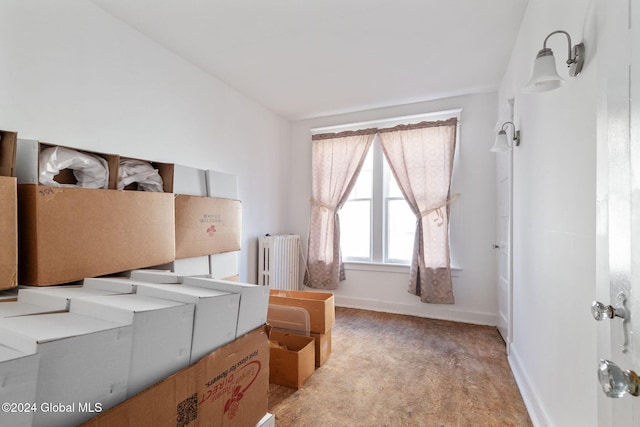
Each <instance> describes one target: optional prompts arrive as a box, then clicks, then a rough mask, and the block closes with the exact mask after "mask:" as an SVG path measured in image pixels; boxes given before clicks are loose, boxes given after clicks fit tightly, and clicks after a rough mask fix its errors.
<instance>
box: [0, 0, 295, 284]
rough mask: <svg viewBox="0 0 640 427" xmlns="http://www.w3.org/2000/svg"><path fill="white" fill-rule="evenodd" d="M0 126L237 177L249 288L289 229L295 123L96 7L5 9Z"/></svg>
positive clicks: (67, 4) (76, 0) (21, 1)
mask: <svg viewBox="0 0 640 427" xmlns="http://www.w3.org/2000/svg"><path fill="white" fill-rule="evenodd" d="M0 128H1V129H5V130H13V131H17V132H18V134H19V137H21V138H31V139H38V140H41V141H46V142H50V143H53V144H60V145H67V146H71V147H77V148H86V149H89V150H94V151H99V152H107V153H116V154H122V155H125V156H132V157H137V158H142V159H147V160H156V161H161V162H172V163H178V164H183V165H187V166H192V167H197V168H201V169H213V170H218V171H221V172H226V173H232V174H236V175H238V181H239V187H240V188H239V192H240V198H241V199H242V202H243V216H244V218H243V239H242V247H243V250H242V254H241V259H240V273H241V278H242V280H247V281H252V282H255V280H256V276H255V274H256V258H257V256H256V253H257V248H256V243H255V241H256V237H257V236H259V235H263V234H265V233H274V232H279V231H283V228H284V225H283V224H284V219H285V216H286V212H284V211H283V209H282V206H284V205H285V199H286V189H285V186H286V178H287V176H286V172H287V169H286V167H285V166H284V165H286V164H288V159H287V156H286V153H287V148H288V141H289V124H288V122H287V121H285V120H284V119H282V118H280V117H278V116H276V115H275V114H273V113H271V112H269V111H268V110H266V109H265V108H263V107H261V106H259V105H257V104H256V103H255V102H253V101H251V100H249V99H247V98H245V97H244V96H242V95H240V94H239V93H237V92H236V91H234V90H233V89H231V88H229V87H228V86H226V85H225V84H223V83H222V82H220V81H219V80H217V79H216V78H214V77H212V76H210V75H208V74H206V73H204V72H203V71H202V70H200V69H198V68H196V67H195V66H193V65H191V64H189V63H187V62H185V61H183V60H182V59H180V58H179V57H178V56H176V55H174V54H172V53H171V52H169V51H168V50H166V49H164V48H163V47H161V46H159V45H158V44H155V43H154V42H152V41H150V40H149V39H147V38H146V37H144V36H143V35H141V34H140V33H138V32H136V31H135V30H133V29H132V28H130V27H129V26H127V25H125V24H123V23H122V22H121V21H118V20H116V19H115V18H113V17H111V16H110V15H108V14H106V13H105V12H104V11H102V10H101V9H99V8H98V7H96V6H95V5H93V4H92V3H90V2H86V1H82V0H56V1H55V2H52V1H47V0H3V1H2V2H0ZM265 167H268V168H269V172H268V173H264V172H263V171H264V169H265Z"/></svg>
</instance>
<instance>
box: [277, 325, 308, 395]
mask: <svg viewBox="0 0 640 427" xmlns="http://www.w3.org/2000/svg"><path fill="white" fill-rule="evenodd" d="M270 340H271V342H272V344H271V352H270V359H269V381H270V382H272V383H274V384H279V385H283V386H286V387H291V388H295V389H299V388H300V387H302V386H303V385H304V383H305V382H307V380H308V379H309V377H311V375H312V374H313V372H314V370H315V348H314V339H313V337H306V336H304V335H297V334H292V333H289V332H283V331H278V330H276V329H273V330H272V331H271V336H270Z"/></svg>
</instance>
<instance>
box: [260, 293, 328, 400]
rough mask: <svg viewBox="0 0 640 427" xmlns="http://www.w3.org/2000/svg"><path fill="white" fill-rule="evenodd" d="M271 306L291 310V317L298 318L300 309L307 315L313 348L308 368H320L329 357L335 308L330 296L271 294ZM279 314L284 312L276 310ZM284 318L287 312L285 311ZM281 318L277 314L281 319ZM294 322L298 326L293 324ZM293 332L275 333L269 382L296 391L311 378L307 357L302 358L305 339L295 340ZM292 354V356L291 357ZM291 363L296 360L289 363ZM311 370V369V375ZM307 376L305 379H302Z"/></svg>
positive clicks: (322, 294) (280, 317)
mask: <svg viewBox="0 0 640 427" xmlns="http://www.w3.org/2000/svg"><path fill="white" fill-rule="evenodd" d="M269 306H270V307H276V306H277V307H279V308H280V307H290V308H296V309H297V310H290V311H289V312H290V313H291V317H292V318H293V317H295V316H297V315H298V313H299V310H304V311H306V313H308V316H309V334H310V336H311V338H310V340H311V344H312V345H313V347H314V353H313V357H312V359H313V362H312V364H311V366H312V367H313V366H314V365H315V367H320V366H322V364H323V363H324V362H325V361H326V360H327V359H328V358H329V355H330V354H331V328H332V327H333V325H334V323H335V305H334V297H333V294H332V293H328V292H307V291H281V290H274V289H272V290H271V291H270V297H269ZM279 313H283V311H282V310H279ZM284 313H285V314H284V316H286V315H287V314H286V312H284ZM282 316H283V315H279V319H282ZM293 322H294V323H299V322H297V321H295V320H294V321H293ZM274 332H275V331H274ZM296 335H298V334H296V333H295V332H294V333H292V332H291V331H290V332H288V333H285V334H281V333H277V334H274V335H273V337H274V341H275V342H276V343H277V344H275V343H274V346H273V347H272V349H271V361H270V366H271V367H272V371H271V375H270V380H271V382H273V383H276V384H281V385H285V386H288V387H294V388H299V387H301V386H302V385H303V384H304V382H305V381H306V379H307V378H308V377H309V376H311V374H308V376H307V373H308V372H309V371H308V368H307V366H308V363H309V357H308V356H305V352H306V351H308V350H306V346H305V345H304V342H303V340H304V338H306V337H304V336H300V338H297V337H296ZM292 353H295V354H292ZM291 360H294V361H297V363H292V362H291ZM312 372H313V369H312V370H311V373H312ZM305 376H306V377H305Z"/></svg>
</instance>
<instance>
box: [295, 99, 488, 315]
mask: <svg viewBox="0 0 640 427" xmlns="http://www.w3.org/2000/svg"><path fill="white" fill-rule="evenodd" d="M496 97H497V94H495V93H493V94H480V95H470V96H461V97H455V98H448V99H442V100H438V101H432V102H423V103H417V104H408V105H402V106H397V107H391V108H381V109H376V110H370V111H362V112H358V113H352V114H344V115H339V116H332V117H323V118H319V119H312V120H305V121H300V122H296V123H293V124H292V128H291V144H292V145H291V153H292V155H291V158H292V160H293V161H292V164H291V173H292V179H291V184H290V191H291V197H290V205H289V210H290V223H289V224H290V229H289V232H292V233H296V234H300V235H301V236H302V239H303V241H304V243H305V247H306V241H307V238H308V228H309V207H310V206H309V200H310V197H311V173H310V170H311V133H310V129H313V128H316V127H323V126H332V125H339V124H348V123H357V122H362V121H369V120H378V119H384V118H393V117H402V116H407V115H412V114H420V113H429V112H437V111H444V110H450V109H456V108H462V113H461V122H462V125H461V127H460V128H459V132H460V152H459V157H458V158H457V161H459V162H460V164H459V166H460V167H459V170H460V175H459V176H457V178H458V182H457V183H456V187H455V188H454V190H455V191H456V192H460V193H461V194H462V197H461V198H460V199H459V200H458V201H456V202H455V203H454V204H453V205H452V206H451V209H452V212H455V213H454V215H456V216H457V217H458V219H459V221H458V222H454V221H453V220H452V224H451V234H452V246H455V248H454V249H452V250H453V251H455V258H456V263H457V264H459V265H456V266H457V267H460V268H461V269H462V270H461V271H459V272H456V277H454V279H453V281H454V283H453V292H454V296H455V299H456V303H455V304H453V305H438V304H424V303H421V302H420V300H419V298H418V297H416V296H414V295H411V294H409V293H408V292H407V288H408V283H409V274H408V269H405V270H404V271H400V272H396V271H394V272H388V271H377V270H374V271H361V270H348V271H347V280H346V281H344V282H341V284H340V287H339V288H338V289H337V290H335V291H334V294H335V298H336V304H337V305H342V306H349V307H357V308H366V309H372V310H381V311H388V312H395V313H402V314H411V315H416V316H422V317H433V318H443V319H450V320H458V321H464V322H470V323H480V324H490V325H495V324H496V318H497V317H496V316H497V282H496V267H495V256H496V255H495V253H494V251H493V249H492V246H491V245H492V244H493V243H494V238H495V212H496V206H495V205H496V186H495V157H494V156H493V154H492V153H491V152H490V151H489V149H490V148H491V146H492V144H493V140H494V138H495V133H494V127H495V125H496V114H495V105H496V102H497V101H496V99H497V98H496Z"/></svg>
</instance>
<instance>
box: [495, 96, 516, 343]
mask: <svg viewBox="0 0 640 427" xmlns="http://www.w3.org/2000/svg"><path fill="white" fill-rule="evenodd" d="M508 117H509V119H508V120H507V121H511V122H513V102H512V101H510V102H509V113H508ZM498 125H499V127H501V126H502V122H499V123H498ZM506 130H507V135H508V136H512V134H511V133H509V132H510V131H511V130H513V131H514V132H515V129H513V126H511V125H509V126H507V129H506ZM512 165H513V150H511V151H507V152H501V153H496V181H497V192H498V197H497V199H498V200H497V205H498V206H497V208H498V211H497V223H496V228H497V230H496V231H497V236H496V244H495V245H494V249H495V250H496V254H497V256H496V258H497V268H498V322H497V323H498V331H499V332H500V335H502V338H503V339H504V341H505V343H506V348H507V354H509V350H510V345H511V342H512V340H513V333H512V323H513V322H512V318H513V316H512V301H513V298H512V280H511V259H512V258H511V212H512V188H513V185H512V181H511V175H512Z"/></svg>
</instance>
